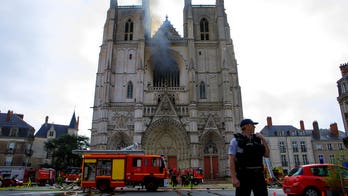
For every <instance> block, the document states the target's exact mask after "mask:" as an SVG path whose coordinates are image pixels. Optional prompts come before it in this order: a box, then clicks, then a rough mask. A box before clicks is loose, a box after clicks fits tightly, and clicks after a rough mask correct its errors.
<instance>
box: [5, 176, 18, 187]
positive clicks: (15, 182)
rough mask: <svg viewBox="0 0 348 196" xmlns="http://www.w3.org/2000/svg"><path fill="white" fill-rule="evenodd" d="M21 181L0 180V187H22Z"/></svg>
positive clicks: (12, 179) (11, 179)
mask: <svg viewBox="0 0 348 196" xmlns="http://www.w3.org/2000/svg"><path fill="white" fill-rule="evenodd" d="M22 185H23V181H21V180H18V179H16V178H5V179H3V180H1V187H9V186H22Z"/></svg>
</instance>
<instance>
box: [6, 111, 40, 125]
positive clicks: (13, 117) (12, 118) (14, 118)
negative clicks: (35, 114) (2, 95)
mask: <svg viewBox="0 0 348 196" xmlns="http://www.w3.org/2000/svg"><path fill="white" fill-rule="evenodd" d="M8 115H9V116H8ZM8 117H9V118H8ZM7 118H8V119H7ZM0 127H16V128H26V129H34V128H33V127H32V126H31V125H29V124H28V123H27V122H25V121H24V120H23V115H22V114H14V113H13V112H12V111H9V112H8V113H0Z"/></svg>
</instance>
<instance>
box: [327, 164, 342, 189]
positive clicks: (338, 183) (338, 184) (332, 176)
mask: <svg viewBox="0 0 348 196" xmlns="http://www.w3.org/2000/svg"><path fill="white" fill-rule="evenodd" d="M344 172H345V169H344V168H343V167H338V166H335V167H333V168H332V169H330V170H329V175H328V176H327V177H325V179H324V181H325V182H326V184H327V185H328V187H329V189H330V190H334V191H342V188H343V187H342V185H343V186H344V183H345V182H344V181H343V178H344V177H343V176H344Z"/></svg>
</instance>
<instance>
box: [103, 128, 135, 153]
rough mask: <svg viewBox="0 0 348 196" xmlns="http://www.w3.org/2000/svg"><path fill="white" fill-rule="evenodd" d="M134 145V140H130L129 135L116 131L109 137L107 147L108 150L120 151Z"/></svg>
mask: <svg viewBox="0 0 348 196" xmlns="http://www.w3.org/2000/svg"><path fill="white" fill-rule="evenodd" d="M132 144H133V143H132V140H131V139H130V138H129V136H128V135H127V134H125V133H122V132H120V131H116V132H114V133H113V134H112V135H110V136H109V137H108V145H107V146H106V149H107V150H120V149H122V148H125V147H127V146H130V145H132Z"/></svg>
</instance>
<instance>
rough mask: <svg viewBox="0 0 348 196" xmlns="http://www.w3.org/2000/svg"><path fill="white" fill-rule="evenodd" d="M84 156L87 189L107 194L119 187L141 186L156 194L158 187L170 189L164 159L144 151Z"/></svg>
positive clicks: (84, 183)
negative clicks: (95, 189)
mask: <svg viewBox="0 0 348 196" xmlns="http://www.w3.org/2000/svg"><path fill="white" fill-rule="evenodd" d="M75 153H76V152H75ZM82 154H83V155H82V159H83V162H82V179H81V187H82V188H83V189H90V188H97V189H99V190H100V191H101V192H107V191H111V190H113V189H115V188H117V187H126V186H136V185H141V186H145V188H146V189H147V190H148V191H156V190H157V188H158V187H163V186H168V169H167V168H166V165H165V161H164V159H163V156H160V155H148V154H145V153H144V151H142V150H138V151H137V150H103V151H97V150H94V151H93V150H90V151H85V152H82Z"/></svg>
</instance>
